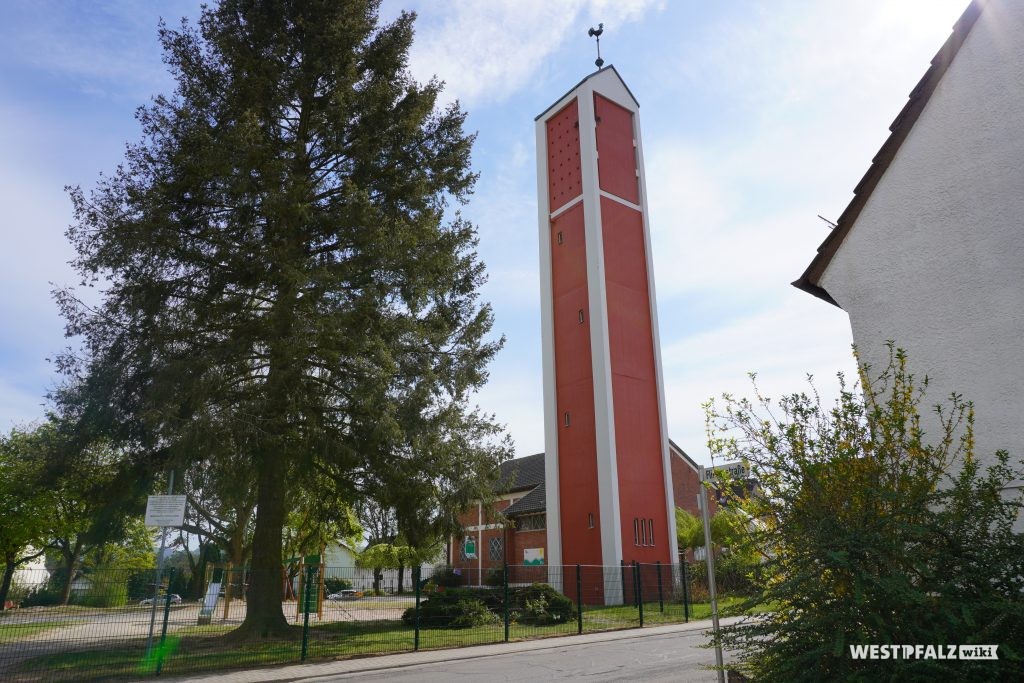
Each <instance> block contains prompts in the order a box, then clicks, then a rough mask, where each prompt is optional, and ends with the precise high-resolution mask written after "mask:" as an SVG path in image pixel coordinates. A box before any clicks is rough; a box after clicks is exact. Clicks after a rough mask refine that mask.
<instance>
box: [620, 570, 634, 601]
mask: <svg viewBox="0 0 1024 683" xmlns="http://www.w3.org/2000/svg"><path fill="white" fill-rule="evenodd" d="M619 569H620V570H621V571H622V604H623V605H625V604H626V561H625V560H619ZM633 597H636V595H635V594H634V596H633Z"/></svg>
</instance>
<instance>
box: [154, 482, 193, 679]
mask: <svg viewBox="0 0 1024 683" xmlns="http://www.w3.org/2000/svg"><path fill="white" fill-rule="evenodd" d="M172 491H174V470H171V474H170V477H169V479H168V481H167V495H166V496H150V497H149V500H147V501H146V526H158V527H160V554H159V555H157V558H156V580H155V581H153V609H152V612H151V613H150V616H149V639H148V641H147V644H146V658H147V660H148V658H149V656H150V655H151V654H152V652H153V629H154V626H155V624H156V605H157V603H158V602H160V585H161V583H163V581H162V579H163V571H164V550H165V549H166V548H167V527H169V526H174V527H178V526H181V525H182V524H184V523H185V496H172V495H171V492H172ZM168 592H170V586H168Z"/></svg>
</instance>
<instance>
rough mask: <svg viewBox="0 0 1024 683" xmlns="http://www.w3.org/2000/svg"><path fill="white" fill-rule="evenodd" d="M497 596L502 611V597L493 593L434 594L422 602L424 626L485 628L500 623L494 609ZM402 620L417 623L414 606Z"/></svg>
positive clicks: (451, 591) (453, 590)
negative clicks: (484, 626) (486, 625)
mask: <svg viewBox="0 0 1024 683" xmlns="http://www.w3.org/2000/svg"><path fill="white" fill-rule="evenodd" d="M495 597H497V605H498V609H499V610H500V609H501V596H500V595H496V593H495V591H491V590H475V589H472V588H451V589H447V590H444V591H441V592H437V593H433V594H431V596H430V597H429V598H427V599H426V600H423V601H421V602H420V626H422V627H423V628H465V627H469V626H482V625H484V624H491V623H494V622H496V621H498V619H499V617H498V616H497V614H500V612H497V613H496V612H495V610H494V608H493V606H494V604H495ZM402 621H403V622H404V623H405V624H406V625H408V626H411V625H413V624H414V623H415V622H416V609H415V608H414V607H410V608H409V609H407V610H405V612H404V613H403V614H402Z"/></svg>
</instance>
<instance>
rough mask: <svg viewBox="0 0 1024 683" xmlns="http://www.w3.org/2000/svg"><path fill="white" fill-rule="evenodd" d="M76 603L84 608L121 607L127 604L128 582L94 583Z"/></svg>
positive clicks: (122, 580) (124, 580) (123, 580)
mask: <svg viewBox="0 0 1024 683" xmlns="http://www.w3.org/2000/svg"><path fill="white" fill-rule="evenodd" d="M78 603H79V604H81V605H85V606H86V607H123V606H124V605H126V604H128V581H127V580H126V579H121V580H116V581H114V580H111V581H103V582H96V583H94V584H92V585H91V586H89V588H88V589H87V590H86V591H85V595H83V596H82V597H81V599H80V600H78Z"/></svg>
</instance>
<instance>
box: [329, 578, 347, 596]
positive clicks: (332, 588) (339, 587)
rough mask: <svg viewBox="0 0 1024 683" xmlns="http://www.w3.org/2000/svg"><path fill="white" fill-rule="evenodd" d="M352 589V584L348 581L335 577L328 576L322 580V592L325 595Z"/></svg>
mask: <svg viewBox="0 0 1024 683" xmlns="http://www.w3.org/2000/svg"><path fill="white" fill-rule="evenodd" d="M351 588H352V582H351V581H349V580H348V579H341V578H338V577H336V576H330V577H328V578H326V579H324V590H326V591H327V594H328V595H330V594H331V593H337V592H338V591H347V590H350V589H351Z"/></svg>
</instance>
